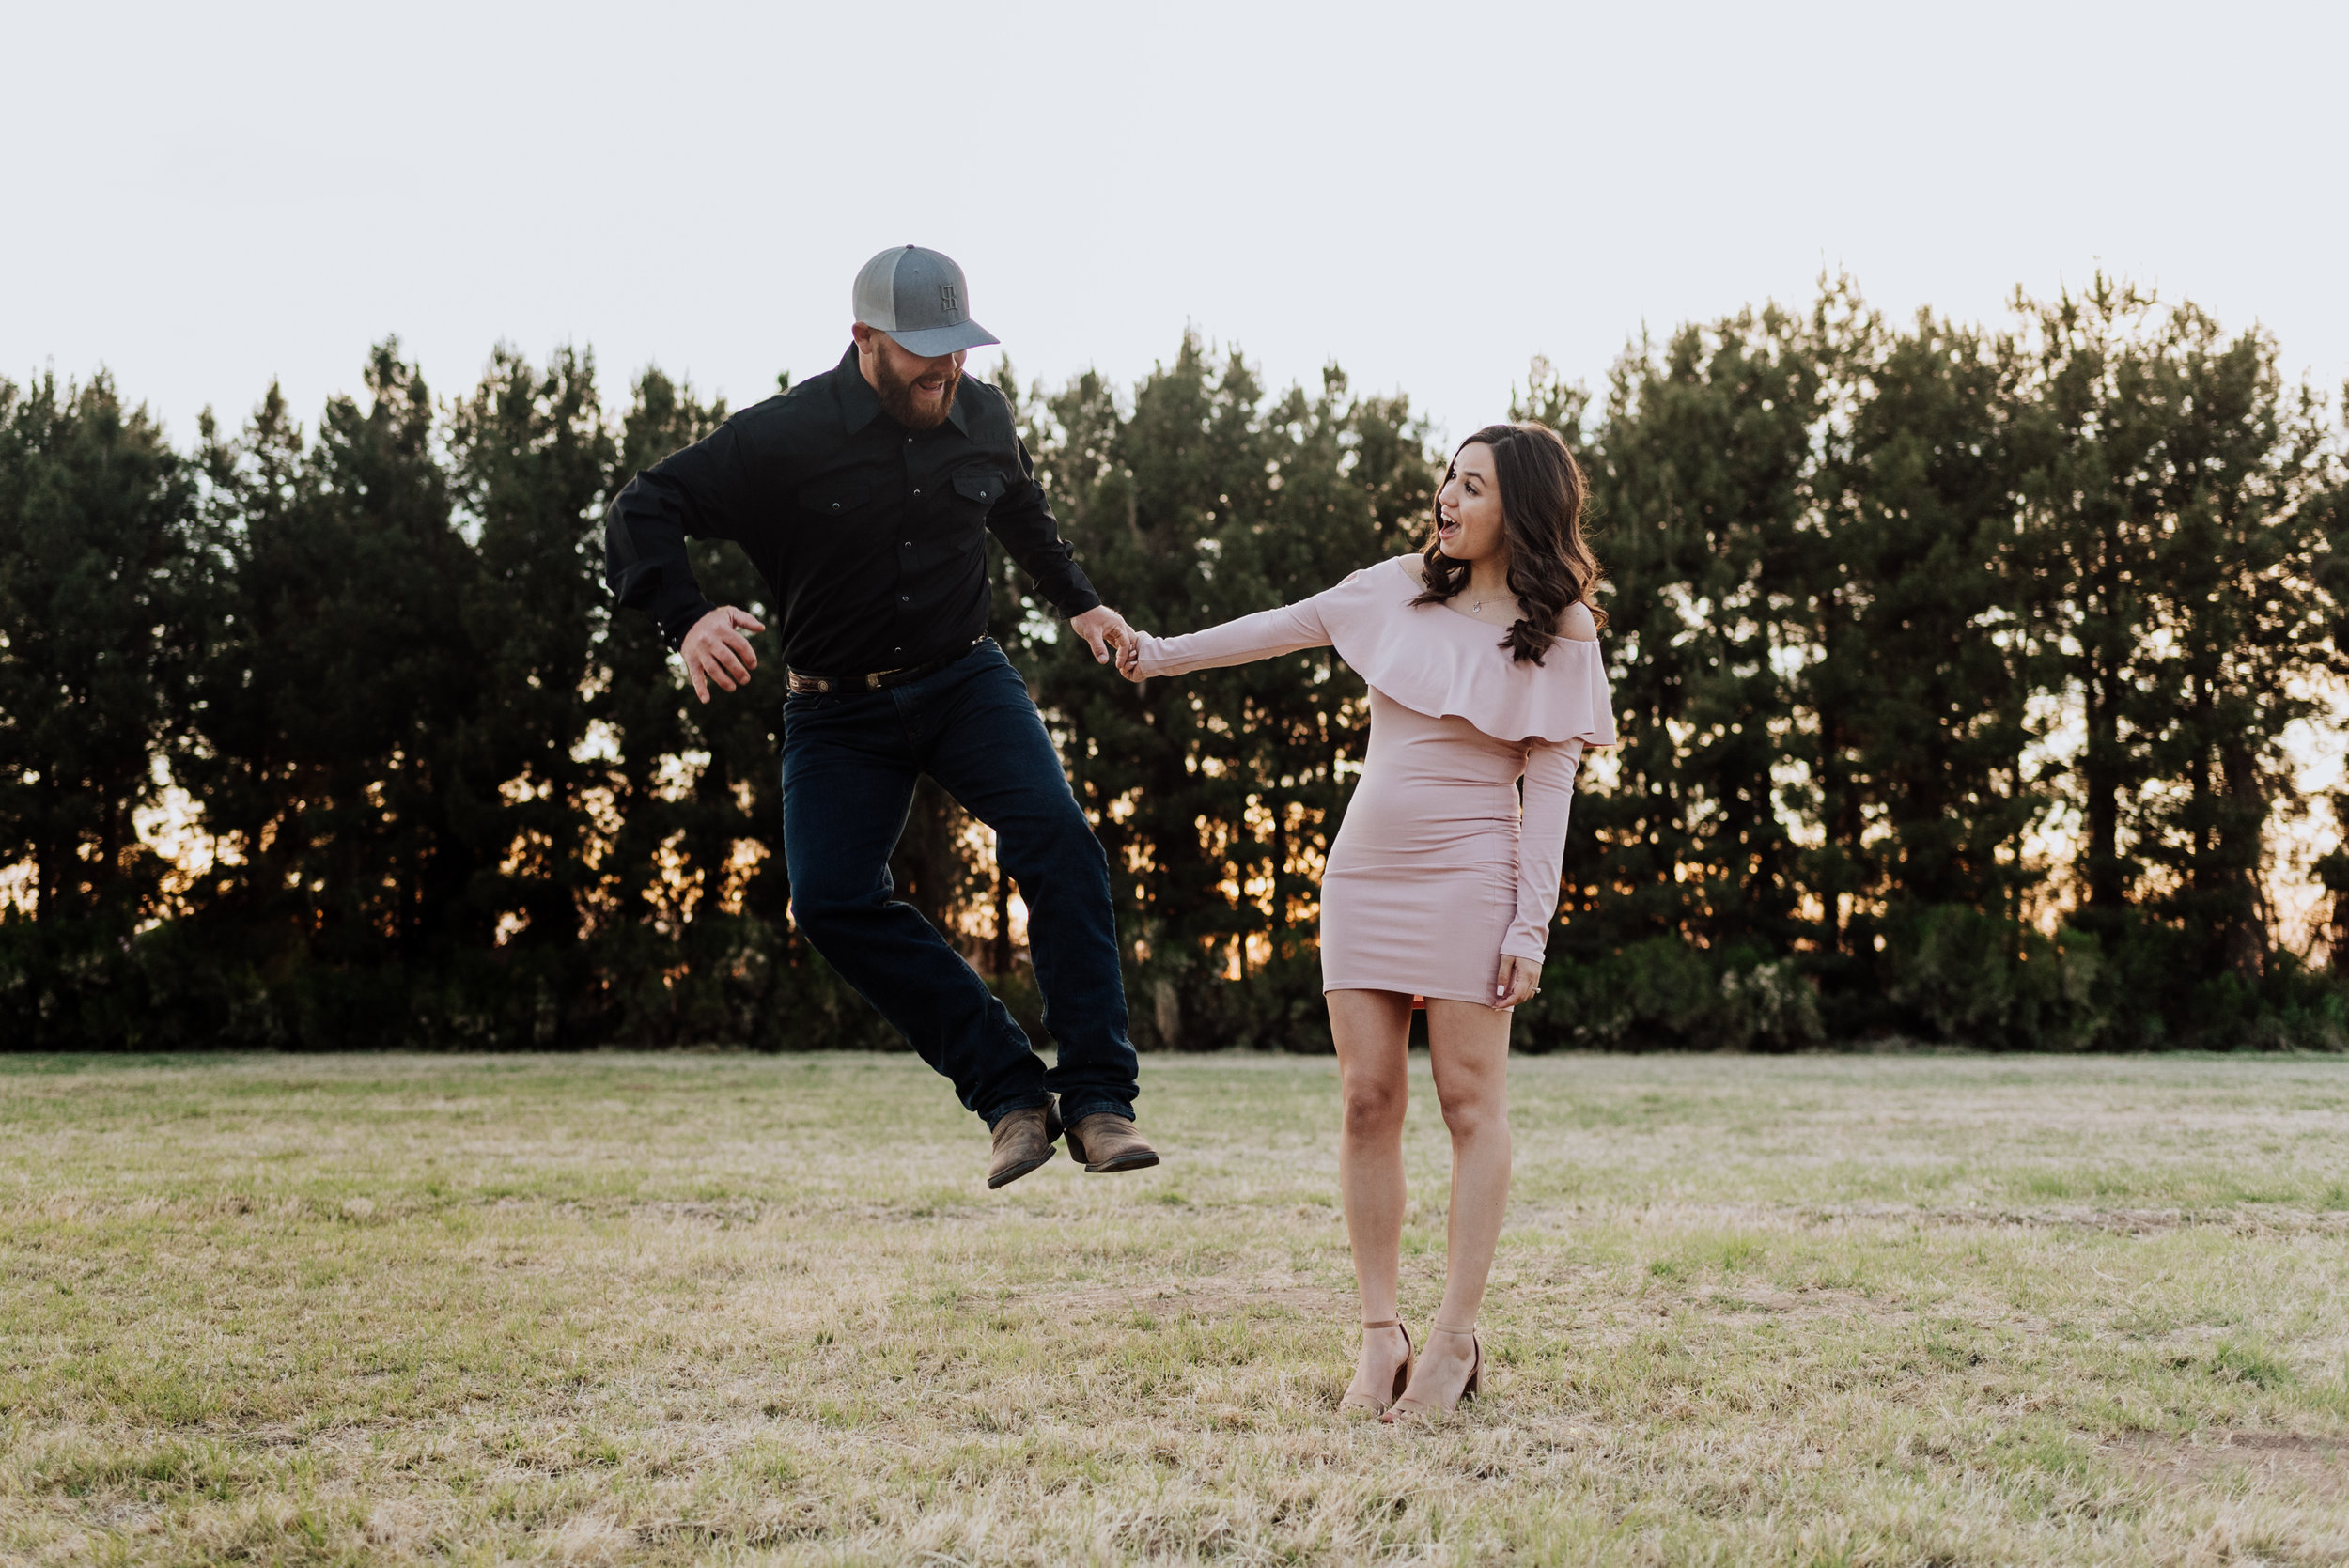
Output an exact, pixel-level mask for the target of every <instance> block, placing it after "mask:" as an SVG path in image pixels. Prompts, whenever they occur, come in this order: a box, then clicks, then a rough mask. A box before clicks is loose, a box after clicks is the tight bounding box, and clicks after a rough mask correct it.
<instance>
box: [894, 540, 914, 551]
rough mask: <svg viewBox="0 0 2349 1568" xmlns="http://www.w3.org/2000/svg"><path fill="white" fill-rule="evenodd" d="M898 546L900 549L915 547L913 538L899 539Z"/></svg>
mask: <svg viewBox="0 0 2349 1568" xmlns="http://www.w3.org/2000/svg"><path fill="white" fill-rule="evenodd" d="M897 548H898V549H900V550H911V549H912V548H913V541H912V540H911V539H900V540H898V541H897Z"/></svg>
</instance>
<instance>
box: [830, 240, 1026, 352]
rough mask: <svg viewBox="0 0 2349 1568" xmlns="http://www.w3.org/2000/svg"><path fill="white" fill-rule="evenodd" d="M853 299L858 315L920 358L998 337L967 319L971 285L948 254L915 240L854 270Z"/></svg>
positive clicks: (969, 347) (864, 321)
mask: <svg viewBox="0 0 2349 1568" xmlns="http://www.w3.org/2000/svg"><path fill="white" fill-rule="evenodd" d="M855 303H856V318H857V319H858V320H860V321H862V322H863V323H864V324H865V325H866V326H868V327H872V328H875V329H877V330H879V331H880V332H885V333H887V334H889V335H890V336H891V337H894V338H895V339H896V340H897V343H898V345H899V347H901V348H903V349H905V350H906V352H908V353H910V354H920V355H921V356H922V357H923V358H925V359H935V358H936V357H938V356H939V355H941V354H951V353H953V352H954V351H955V350H956V349H975V348H977V347H979V345H981V344H982V343H1000V342H1002V341H1003V339H1001V338H999V337H997V336H996V335H995V334H992V333H990V332H988V330H987V329H986V328H985V327H982V326H980V325H979V324H978V323H977V322H976V321H973V320H972V319H971V317H970V314H969V313H970V308H971V290H970V288H969V287H967V286H966V285H965V284H964V283H963V281H962V269H961V268H959V267H957V266H956V265H955V263H954V259H953V257H951V256H941V255H940V254H939V253H938V252H936V251H926V250H924V249H923V248H922V247H921V246H919V245H907V246H905V247H903V248H902V249H899V250H890V251H883V252H881V253H880V255H879V256H875V257H873V259H872V260H870V261H868V262H866V263H865V264H864V270H863V272H859V273H857V275H856V296H855Z"/></svg>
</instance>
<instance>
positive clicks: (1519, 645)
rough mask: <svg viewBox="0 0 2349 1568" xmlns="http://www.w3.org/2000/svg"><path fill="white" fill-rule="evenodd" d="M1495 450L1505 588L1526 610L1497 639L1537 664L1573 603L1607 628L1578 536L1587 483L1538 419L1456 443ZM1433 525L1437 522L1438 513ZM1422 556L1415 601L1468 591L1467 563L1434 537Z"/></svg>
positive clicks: (1586, 549)
mask: <svg viewBox="0 0 2349 1568" xmlns="http://www.w3.org/2000/svg"><path fill="white" fill-rule="evenodd" d="M1480 442H1481V443H1482V444H1484V445H1486V446H1489V447H1491V448H1492V449H1493V475H1494V478H1495V479H1496V480H1497V481H1498V483H1499V484H1500V487H1501V532H1502V536H1503V537H1505V538H1506V539H1507V540H1508V541H1509V591H1510V592H1511V593H1513V594H1515V595H1517V602H1518V604H1520V605H1522V606H1523V607H1524V609H1525V611H1526V615H1525V618H1524V619H1522V620H1520V621H1518V622H1517V623H1516V624H1515V625H1513V626H1512V627H1510V628H1509V635H1507V636H1506V637H1503V638H1502V639H1501V646H1502V647H1504V648H1507V649H1508V650H1509V651H1510V652H1511V654H1513V655H1514V656H1515V657H1516V658H1517V660H1519V661H1520V662H1522V661H1524V660H1532V662H1534V663H1536V664H1539V663H1540V662H1541V661H1542V655H1544V654H1546V653H1548V651H1549V648H1550V644H1553V643H1555V642H1557V641H1558V622H1559V618H1560V617H1561V616H1563V615H1564V614H1565V613H1566V608H1567V606H1569V605H1573V604H1581V605H1586V606H1588V607H1589V609H1590V612H1591V618H1592V619H1593V620H1595V622H1597V623H1598V624H1599V625H1600V626H1605V625H1606V624H1607V613H1606V612H1605V611H1603V610H1601V609H1600V608H1599V607H1598V606H1597V605H1595V604H1592V603H1591V591H1592V590H1593V589H1594V588H1595V587H1597V586H1598V557H1597V556H1595V555H1593V554H1592V553H1591V547H1590V546H1589V545H1588V544H1587V543H1585V542H1584V541H1583V538H1582V502H1583V498H1584V497H1585V496H1587V495H1588V494H1589V493H1590V486H1589V484H1588V483H1587V482H1586V481H1585V480H1584V479H1583V477H1582V465H1581V464H1579V463H1578V462H1576V461H1575V460H1574V454H1573V453H1572V452H1570V451H1568V450H1567V448H1566V443H1565V442H1564V441H1563V439H1561V438H1560V436H1559V434H1558V432H1557V431H1555V430H1553V429H1551V428H1550V427H1548V426H1547V425H1545V424H1543V423H1542V422H1541V421H1540V420H1538V419H1529V420H1526V421H1524V422H1523V423H1522V424H1517V425H1487V426H1486V427H1484V428H1483V429H1481V430H1479V431H1477V432H1476V433H1475V434H1474V435H1472V436H1470V437H1469V439H1468V440H1466V441H1464V442H1461V443H1460V446H1461V447H1468V446H1474V445H1477V444H1479V443H1480ZM1459 461H1460V452H1459V449H1458V448H1455V449H1454V451H1453V454H1452V465H1451V466H1450V467H1448V468H1446V469H1445V471H1444V482H1445V483H1446V484H1450V483H1451V482H1452V477H1453V474H1454V472H1455V470H1456V469H1457V468H1458V466H1459ZM1438 520H1439V522H1440V520H1441V518H1440V516H1439V519H1438ZM1420 559H1421V560H1423V561H1424V562H1425V563H1426V565H1427V587H1426V589H1425V591H1424V592H1423V593H1422V594H1421V595H1420V596H1419V598H1415V599H1413V600H1412V601H1411V602H1412V603H1413V604H1441V603H1442V602H1443V601H1444V600H1446V599H1448V598H1451V597H1452V596H1453V595H1455V594H1456V593H1458V592H1459V591H1460V590H1461V589H1463V588H1465V587H1467V586H1468V583H1469V564H1468V563H1467V562H1466V561H1455V560H1453V559H1452V558H1451V557H1450V556H1448V555H1446V554H1444V552H1443V549H1442V547H1441V546H1440V545H1439V543H1438V542H1437V537H1436V536H1435V535H1433V534H1430V535H1429V536H1428V538H1427V548H1426V550H1425V551H1423V552H1422V553H1421V556H1420Z"/></svg>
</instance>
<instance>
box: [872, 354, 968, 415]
mask: <svg viewBox="0 0 2349 1568" xmlns="http://www.w3.org/2000/svg"><path fill="white" fill-rule="evenodd" d="M873 368H874V370H875V371H877V372H878V373H879V379H880V385H879V387H878V388H876V389H875V390H876V391H878V392H879V394H880V406H881V411H882V412H884V413H886V414H887V415H889V417H890V418H892V419H894V420H895V421H896V422H897V423H898V424H900V425H902V426H904V427H906V428H907V429H909V430H927V429H930V428H932V427H936V426H939V425H941V424H943V423H945V419H946V413H947V411H948V410H950V409H952V408H953V407H954V406H955V392H956V389H957V388H958V387H959V386H960V385H961V384H962V372H961V371H960V370H958V369H957V368H955V367H954V366H952V365H949V366H948V367H947V369H946V385H945V387H944V389H943V391H942V392H941V395H940V396H939V397H938V398H937V399H936V400H935V401H925V400H917V398H916V397H915V395H914V391H913V382H911V381H906V380H898V379H897V372H896V367H895V366H894V365H891V364H890V363H889V357H888V356H887V355H886V354H879V355H876V356H875V357H874V361H873Z"/></svg>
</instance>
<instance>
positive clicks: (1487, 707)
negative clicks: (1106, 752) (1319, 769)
mask: <svg viewBox="0 0 2349 1568" xmlns="http://www.w3.org/2000/svg"><path fill="white" fill-rule="evenodd" d="M1419 592H1420V579H1419V577H1418V575H1417V574H1416V573H1415V572H1414V571H1413V570H1412V563H1411V561H1410V560H1409V558H1408V557H1398V558H1397V559H1394V560H1392V561H1382V562H1380V563H1379V564H1378V565H1377V566H1375V567H1367V568H1365V569H1364V570H1361V571H1358V572H1356V573H1355V574H1354V575H1353V576H1351V577H1349V578H1347V579H1346V581H1345V582H1341V583H1339V584H1338V585H1337V586H1336V587H1334V588H1332V589H1330V591H1329V592H1328V593H1324V594H1316V595H1315V596H1314V597H1313V598H1309V599H1306V600H1305V601H1304V602H1302V603H1300V604H1291V605H1287V606H1284V607H1283V608H1282V609H1279V610H1267V611H1264V612H1263V613H1259V614H1254V615H1244V616H1242V617H1240V618H1239V619H1238V620H1236V621H1227V622H1226V623H1224V624H1223V625H1221V626H1219V627H1211V628H1209V629H1207V630H1206V631H1194V632H1192V633H1190V635H1188V636H1184V637H1153V636H1151V635H1149V634H1148V633H1147V632H1144V633H1142V634H1141V650H1140V651H1141V663H1140V673H1141V674H1143V675H1183V674H1185V673H1187V672H1189V671H1191V670H1202V669H1208V668H1211V667H1214V666H1217V665H1222V664H1244V663H1247V662H1248V661H1249V660H1253V659H1267V658H1270V657H1272V656H1273V655H1276V654H1283V653H1294V652H1296V651H1297V650H1298V649H1299V648H1313V647H1324V646H1327V647H1333V648H1335V649H1336V650H1337V653H1338V657H1339V658H1341V659H1343V660H1346V662H1347V663H1348V664H1350V665H1352V666H1353V667H1354V670H1355V673H1356V674H1358V675H1361V677H1362V678H1363V679H1364V680H1365V681H1367V682H1369V684H1370V754H1369V756H1368V757H1367V758H1366V759H1365V760H1364V763H1363V767H1362V779H1361V784H1359V785H1357V786H1356V788H1355V790H1354V796H1353V799H1352V800H1349V801H1347V802H1346V822H1345V825H1344V826H1343V827H1342V828H1340V829H1339V831H1338V838H1337V842H1336V843H1335V844H1334V845H1332V846H1330V863H1329V866H1328V869H1327V870H1326V871H1325V872H1324V873H1323V875H1322V879H1321V988H1322V989H1323V990H1325V991H1346V990H1364V991H1401V992H1407V993H1409V994H1412V995H1416V996H1424V997H1441V998H1445V999H1448V1000H1450V1001H1473V1002H1480V1003H1486V1004H1489V1003H1490V1002H1491V1001H1492V1000H1493V994H1494V986H1495V984H1496V980H1497V976H1498V972H1499V969H1500V962H1501V955H1502V954H1509V955H1514V956H1516V957H1519V958H1530V959H1532V960H1533V961H1534V962H1535V963H1539V962H1540V961H1541V958H1542V955H1543V953H1544V951H1545V950H1546V947H1547V943H1548V930H1549V922H1550V917H1551V916H1552V915H1554V914H1556V913H1557V910H1558V867H1559V862H1560V860H1561V858H1562V857H1563V854H1564V852H1565V844H1566V813H1567V808H1568V807H1569V806H1570V805H1571V804H1572V802H1573V799H1574V774H1575V769H1576V768H1577V767H1578V766H1579V764H1580V762H1581V758H1582V749H1583V747H1584V746H1586V745H1591V746H1611V745H1613V744H1614V742H1615V723H1614V709H1613V706H1612V703H1611V700H1610V697H1609V695H1608V691H1607V671H1606V667H1605V665H1604V664H1603V663H1602V662H1601V661H1600V658H1599V652H1598V644H1597V643H1596V642H1595V641H1575V640H1573V639H1571V638H1564V637H1562V638H1560V639H1559V640H1558V642H1557V643H1556V644H1553V645H1552V646H1551V648H1550V649H1549V651H1548V653H1546V654H1544V655H1543V656H1542V662H1541V663H1540V664H1538V665H1536V664H1530V663H1518V662H1517V661H1516V660H1514V659H1512V658H1511V657H1510V654H1509V651H1508V650H1507V649H1506V648H1503V647H1501V629H1500V628H1498V627H1494V626H1491V625H1488V624H1486V623H1485V622H1483V621H1478V620H1474V619H1471V618H1470V617H1469V616H1467V615H1463V614H1461V613H1459V612H1458V611H1456V610H1452V609H1448V608H1446V607H1445V606H1443V605H1440V604H1423V605H1414V604H1412V603H1411V600H1412V599H1413V598H1417V597H1418V595H1419ZM1520 777H1522V778H1523V779H1524V781H1525V793H1524V801H1523V805H1522V810H1520V806H1519V801H1518V796H1517V780H1518V779H1519V778H1520Z"/></svg>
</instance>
